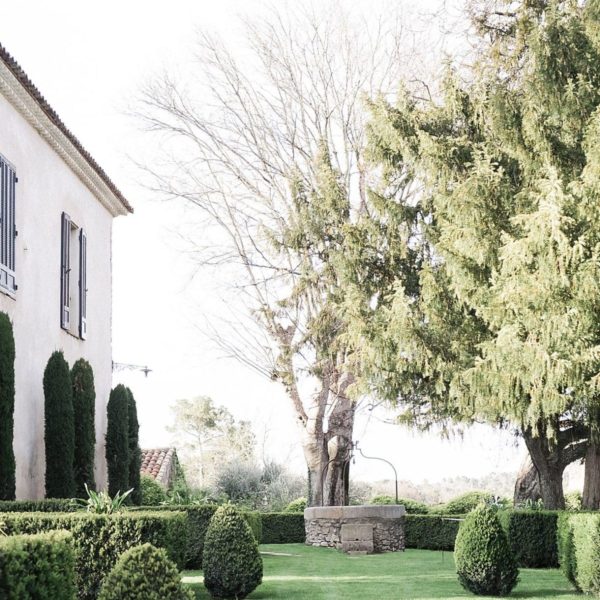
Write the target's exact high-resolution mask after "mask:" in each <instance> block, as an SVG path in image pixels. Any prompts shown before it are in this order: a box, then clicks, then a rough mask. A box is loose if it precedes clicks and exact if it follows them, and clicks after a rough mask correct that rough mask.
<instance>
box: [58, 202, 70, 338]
mask: <svg viewBox="0 0 600 600" xmlns="http://www.w3.org/2000/svg"><path fill="white" fill-rule="evenodd" d="M60 232H61V233H60V326H61V327H62V328H63V329H67V330H69V329H70V326H71V286H70V279H71V277H70V273H71V217H69V215H68V214H67V213H63V214H62V217H61V223H60Z"/></svg>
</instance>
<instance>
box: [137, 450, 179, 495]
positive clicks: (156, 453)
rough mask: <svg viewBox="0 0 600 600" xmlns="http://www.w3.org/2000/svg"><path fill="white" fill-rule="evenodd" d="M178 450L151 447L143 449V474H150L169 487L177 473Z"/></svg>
mask: <svg viewBox="0 0 600 600" xmlns="http://www.w3.org/2000/svg"><path fill="white" fill-rule="evenodd" d="M176 466H177V452H176V450H175V448H151V449H149V450H142V466H141V469H140V471H141V473H142V475H148V476H149V477H152V478H153V479H154V480H155V481H157V482H158V483H160V484H162V485H163V486H165V487H169V485H170V484H171V483H172V478H173V477H174V475H175V469H176Z"/></svg>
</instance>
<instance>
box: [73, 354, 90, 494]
mask: <svg viewBox="0 0 600 600" xmlns="http://www.w3.org/2000/svg"><path fill="white" fill-rule="evenodd" d="M71 385H72V386H73V415H74V422H75V460H74V462H73V468H74V477H75V494H76V495H77V497H78V498H85V496H86V491H85V485H86V484H87V486H88V488H89V489H92V490H94V489H95V488H96V482H95V479H94V456H95V450H96V428H95V416H96V390H95V387H94V371H93V369H92V366H91V365H90V363H89V362H87V360H85V359H83V358H80V359H79V360H78V361H77V362H76V363H75V364H74V365H73V368H72V369H71Z"/></svg>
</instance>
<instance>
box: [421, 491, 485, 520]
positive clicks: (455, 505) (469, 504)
mask: <svg viewBox="0 0 600 600" xmlns="http://www.w3.org/2000/svg"><path fill="white" fill-rule="evenodd" d="M493 502H494V494H492V493H491V492H477V491H475V492H466V493H465V494H461V495H460V496H457V497H456V498H453V499H452V500H450V501H449V502H446V504H442V505H441V506H438V507H437V508H436V509H435V510H434V511H433V512H435V513H438V514H444V515H466V514H467V513H469V512H471V511H472V510H473V509H475V508H476V507H477V506H479V505H480V504H492V503H493Z"/></svg>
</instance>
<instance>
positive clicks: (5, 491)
mask: <svg viewBox="0 0 600 600" xmlns="http://www.w3.org/2000/svg"><path fill="white" fill-rule="evenodd" d="M14 412H15V340H14V337H13V329H12V324H11V322H10V319H9V318H8V315H7V314H5V313H0V500H14V499H15V454H14V451H13V435H14Z"/></svg>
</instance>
